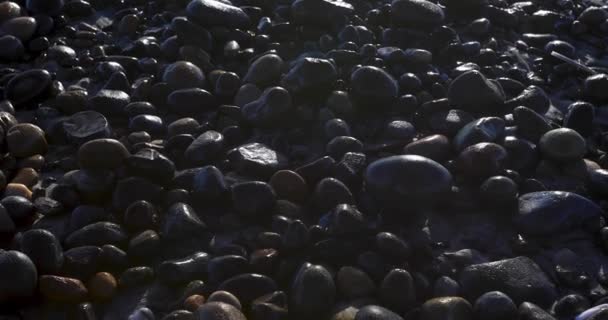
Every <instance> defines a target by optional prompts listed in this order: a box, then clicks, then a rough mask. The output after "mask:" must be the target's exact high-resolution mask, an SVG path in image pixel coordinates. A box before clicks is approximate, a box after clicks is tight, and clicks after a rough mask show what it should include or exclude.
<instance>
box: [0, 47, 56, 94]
mask: <svg viewBox="0 0 608 320" xmlns="http://www.w3.org/2000/svg"><path fill="white" fill-rule="evenodd" d="M0 41H1V40H0ZM3 48H10V46H9V45H7V46H4V47H3ZM51 82H52V78H51V75H50V73H49V72H48V71H46V70H42V69H31V70H28V71H24V72H21V73H19V74H18V75H16V76H15V77H13V78H12V79H11V80H10V81H9V82H8V83H7V84H6V88H5V91H4V98H5V99H7V100H9V101H11V102H12V103H13V104H15V105H18V106H19V105H25V104H28V103H31V102H37V101H38V100H40V99H43V98H46V95H47V94H48V91H49V88H50V87H51Z"/></svg>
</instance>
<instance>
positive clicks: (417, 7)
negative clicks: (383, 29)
mask: <svg viewBox="0 0 608 320" xmlns="http://www.w3.org/2000/svg"><path fill="white" fill-rule="evenodd" d="M391 14H392V17H391V18H392V21H393V23H394V24H395V25H398V26H410V27H420V26H429V27H434V26H438V25H440V24H441V23H442V22H443V19H444V18H445V15H444V13H443V9H441V7H440V6H438V5H436V4H434V3H432V2H430V1H426V0H396V1H393V4H392V7H391Z"/></svg>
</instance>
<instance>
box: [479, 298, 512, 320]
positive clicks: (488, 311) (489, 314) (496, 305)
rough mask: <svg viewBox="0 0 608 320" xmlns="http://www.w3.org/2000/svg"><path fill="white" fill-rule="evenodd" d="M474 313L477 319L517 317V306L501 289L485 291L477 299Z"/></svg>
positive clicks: (505, 319)
mask: <svg viewBox="0 0 608 320" xmlns="http://www.w3.org/2000/svg"><path fill="white" fill-rule="evenodd" d="M473 313H474V314H475V317H476V318H477V319H484V320H485V319H488V320H489V319H497V320H499V319H504V320H507V319H515V318H517V316H518V313H517V306H515V303H513V300H511V298H509V297H508V296H507V295H505V294H504V293H502V292H500V291H492V292H487V293H484V294H483V295H482V296H481V297H479V298H478V299H477V301H475V305H474V306H473Z"/></svg>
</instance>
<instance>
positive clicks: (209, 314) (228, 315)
mask: <svg viewBox="0 0 608 320" xmlns="http://www.w3.org/2000/svg"><path fill="white" fill-rule="evenodd" d="M194 316H195V317H196V319H209V320H246V319H247V318H245V315H243V313H242V312H241V311H240V310H239V309H237V308H235V307H233V306H232V305H229V304H227V303H223V302H207V303H205V304H203V305H202V306H201V307H200V308H198V310H196V312H195V314H194Z"/></svg>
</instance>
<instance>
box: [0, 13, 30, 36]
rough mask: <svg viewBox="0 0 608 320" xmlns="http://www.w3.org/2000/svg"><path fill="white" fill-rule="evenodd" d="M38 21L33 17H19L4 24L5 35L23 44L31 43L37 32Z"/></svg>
mask: <svg viewBox="0 0 608 320" xmlns="http://www.w3.org/2000/svg"><path fill="white" fill-rule="evenodd" d="M36 26H37V24H36V19H34V18H32V17H17V18H13V19H10V20H8V21H6V22H4V23H3V24H2V31H3V33H4V34H8V35H11V36H15V37H17V38H18V39H19V40H21V41H22V42H27V41H29V40H30V39H31V38H32V36H33V35H34V32H36Z"/></svg>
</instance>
